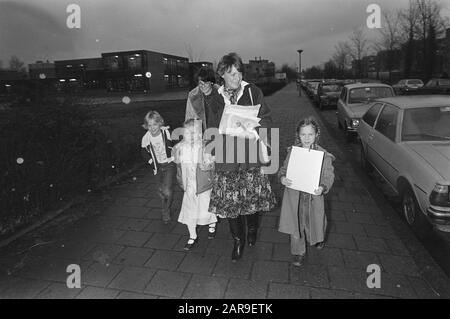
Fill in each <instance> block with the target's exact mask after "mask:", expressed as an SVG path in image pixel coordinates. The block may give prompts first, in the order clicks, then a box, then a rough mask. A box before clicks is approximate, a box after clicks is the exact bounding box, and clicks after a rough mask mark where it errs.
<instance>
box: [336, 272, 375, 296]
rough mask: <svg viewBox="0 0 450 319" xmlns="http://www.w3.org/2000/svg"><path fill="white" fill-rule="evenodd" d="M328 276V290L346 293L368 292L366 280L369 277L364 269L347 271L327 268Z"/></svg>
mask: <svg viewBox="0 0 450 319" xmlns="http://www.w3.org/2000/svg"><path fill="white" fill-rule="evenodd" d="M328 274H329V279H330V288H331V289H333V290H336V289H338V290H345V291H347V292H351V293H354V292H361V293H366V292H368V291H367V290H369V288H367V285H366V280H367V276H368V275H369V274H368V273H367V272H366V271H365V269H364V270H363V269H349V268H344V267H329V268H328Z"/></svg>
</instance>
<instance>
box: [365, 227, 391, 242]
mask: <svg viewBox="0 0 450 319" xmlns="http://www.w3.org/2000/svg"><path fill="white" fill-rule="evenodd" d="M364 229H365V231H366V233H367V236H369V237H375V238H384V239H397V236H396V235H395V233H394V231H393V230H392V228H391V227H390V226H378V225H364Z"/></svg>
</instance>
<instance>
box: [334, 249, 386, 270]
mask: <svg viewBox="0 0 450 319" xmlns="http://www.w3.org/2000/svg"><path fill="white" fill-rule="evenodd" d="M342 254H343V256H344V262H345V266H346V267H349V268H359V269H362V270H364V271H365V270H366V269H367V266H369V265H371V264H377V265H379V266H381V265H380V260H379V258H378V257H377V255H376V254H374V253H371V252H362V251H356V250H347V249H343V250H342Z"/></svg>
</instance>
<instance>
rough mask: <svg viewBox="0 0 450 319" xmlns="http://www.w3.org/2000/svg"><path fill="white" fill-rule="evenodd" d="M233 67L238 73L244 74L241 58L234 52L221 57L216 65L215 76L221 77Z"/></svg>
mask: <svg viewBox="0 0 450 319" xmlns="http://www.w3.org/2000/svg"><path fill="white" fill-rule="evenodd" d="M233 65H234V66H235V67H236V69H237V70H238V71H239V72H241V73H242V74H244V63H242V59H241V57H240V56H239V55H238V54H237V53H234V52H232V53H228V54H227V55H224V56H223V57H222V59H221V60H220V62H219V64H218V65H217V74H219V75H220V76H222V75H223V74H224V73H225V72H227V71H228V70H229V69H231V68H232V67H233Z"/></svg>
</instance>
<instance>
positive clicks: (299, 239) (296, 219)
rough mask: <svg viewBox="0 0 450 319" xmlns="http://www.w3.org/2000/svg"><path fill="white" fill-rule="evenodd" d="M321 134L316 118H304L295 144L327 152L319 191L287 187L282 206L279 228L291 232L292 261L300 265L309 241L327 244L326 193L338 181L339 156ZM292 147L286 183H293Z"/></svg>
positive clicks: (281, 174)
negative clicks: (290, 172) (323, 142)
mask: <svg viewBox="0 0 450 319" xmlns="http://www.w3.org/2000/svg"><path fill="white" fill-rule="evenodd" d="M319 135H320V129H319V126H318V125H317V122H316V121H315V120H314V118H311V117H309V118H306V119H303V120H302V121H300V123H299V124H298V126H297V129H296V138H295V144H294V146H298V147H303V148H311V149H314V150H319V151H323V152H324V153H325V154H324V159H323V164H322V173H321V178H320V185H319V188H318V189H317V190H315V195H311V194H308V193H304V192H300V191H297V190H294V189H291V188H288V187H286V188H285V190H284V195H283V203H282V206H281V215H280V224H279V228H278V230H279V231H280V232H282V233H287V234H289V235H291V254H292V255H293V256H294V261H293V263H292V264H293V265H294V266H296V267H300V266H301V265H302V264H303V260H304V257H305V254H306V241H308V242H309V244H310V245H311V246H312V245H316V247H317V249H322V248H323V246H324V237H325V230H326V227H327V219H326V216H325V207H324V199H323V195H324V194H327V193H328V192H329V190H330V188H331V186H332V185H333V182H334V168H333V163H332V162H333V161H334V160H335V157H334V156H333V155H332V154H330V153H328V152H327V151H326V150H324V149H323V148H322V147H320V146H319V145H317V142H318V140H319ZM291 149H292V148H291V147H289V148H288V154H287V157H286V160H285V161H284V164H283V167H282V168H280V171H279V173H278V175H279V177H280V180H281V183H282V184H283V185H285V186H290V185H291V181H290V180H289V179H287V178H286V171H287V166H288V163H289V157H290V153H291ZM295 165H302V163H295Z"/></svg>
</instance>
